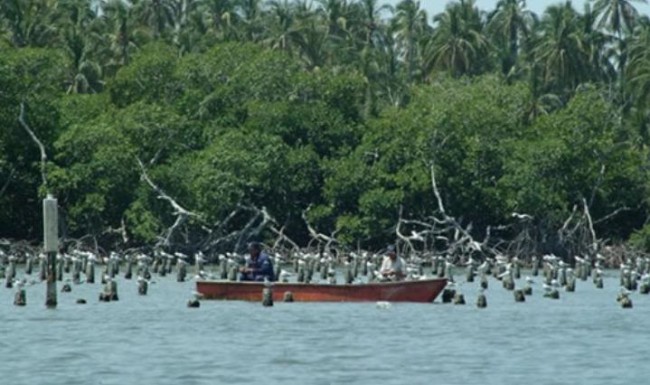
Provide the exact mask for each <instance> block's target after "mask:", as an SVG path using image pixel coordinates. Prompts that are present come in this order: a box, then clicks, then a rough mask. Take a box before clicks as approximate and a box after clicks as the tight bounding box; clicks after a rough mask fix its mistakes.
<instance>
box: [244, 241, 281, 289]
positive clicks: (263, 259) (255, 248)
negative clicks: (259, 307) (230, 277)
mask: <svg viewBox="0 0 650 385" xmlns="http://www.w3.org/2000/svg"><path fill="white" fill-rule="evenodd" d="M248 252H249V253H250V256H251V257H250V259H249V260H248V261H246V266H243V267H241V268H240V269H239V272H240V275H239V280H240V281H261V282H263V281H265V280H269V281H273V280H274V278H275V277H274V273H273V263H272V262H271V258H269V256H268V255H266V253H263V252H262V245H261V244H259V243H258V242H251V243H250V244H249V245H248Z"/></svg>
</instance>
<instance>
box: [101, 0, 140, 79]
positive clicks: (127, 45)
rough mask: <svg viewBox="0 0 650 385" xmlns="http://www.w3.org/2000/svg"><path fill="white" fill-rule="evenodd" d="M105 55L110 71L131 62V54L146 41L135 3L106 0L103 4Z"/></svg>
mask: <svg viewBox="0 0 650 385" xmlns="http://www.w3.org/2000/svg"><path fill="white" fill-rule="evenodd" d="M101 9H102V20H103V29H104V30H103V31H102V33H101V36H102V37H103V40H104V41H103V46H104V55H105V56H107V58H106V62H107V63H106V66H107V67H108V68H109V69H110V72H114V71H116V70H117V68H119V67H121V66H124V65H127V64H129V62H130V61H131V56H132V55H133V53H134V52H135V50H137V49H138V47H139V46H140V44H141V43H142V42H144V41H146V38H147V36H146V33H145V31H144V30H142V29H141V28H140V27H139V25H138V23H137V20H136V18H135V15H134V9H133V5H132V4H131V3H128V2H126V1H124V0H104V1H103V2H102V5H101Z"/></svg>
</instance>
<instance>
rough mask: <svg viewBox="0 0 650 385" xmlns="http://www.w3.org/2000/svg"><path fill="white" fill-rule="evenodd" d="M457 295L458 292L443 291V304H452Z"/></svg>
mask: <svg viewBox="0 0 650 385" xmlns="http://www.w3.org/2000/svg"><path fill="white" fill-rule="evenodd" d="M455 295H456V290H453V289H445V290H443V291H442V303H451V301H452V300H453V299H454V296H455Z"/></svg>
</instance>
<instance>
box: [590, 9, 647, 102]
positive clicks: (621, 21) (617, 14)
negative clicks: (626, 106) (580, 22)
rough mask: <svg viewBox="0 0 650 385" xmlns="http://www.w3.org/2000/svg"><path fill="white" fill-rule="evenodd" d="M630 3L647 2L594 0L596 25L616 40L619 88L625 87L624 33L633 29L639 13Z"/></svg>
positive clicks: (625, 56) (625, 51) (625, 45)
mask: <svg viewBox="0 0 650 385" xmlns="http://www.w3.org/2000/svg"><path fill="white" fill-rule="evenodd" d="M632 3H644V4H645V3H647V0H595V3H594V12H595V13H596V14H597V15H598V26H599V27H600V28H604V29H607V30H609V31H610V32H612V33H613V34H614V35H615V36H616V39H617V41H618V52H616V56H618V73H619V76H620V85H621V89H622V90H624V89H625V88H626V87H625V65H626V62H627V41H626V39H625V36H624V35H625V34H627V33H629V32H631V31H632V30H633V29H634V26H635V22H636V20H637V18H638V17H639V13H638V11H637V10H636V8H634V5H633V4H632Z"/></svg>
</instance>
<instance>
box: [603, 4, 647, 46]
mask: <svg viewBox="0 0 650 385" xmlns="http://www.w3.org/2000/svg"><path fill="white" fill-rule="evenodd" d="M592 1H594V12H596V13H597V14H598V15H599V21H598V26H599V27H600V28H607V29H608V30H610V31H611V32H613V33H615V34H616V35H617V36H618V37H619V39H620V38H621V35H622V34H623V32H631V31H632V30H633V29H634V23H635V21H636V19H637V18H638V16H639V13H638V11H637V10H636V8H634V5H633V4H632V3H644V4H647V0H592ZM624 29H625V31H624Z"/></svg>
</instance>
